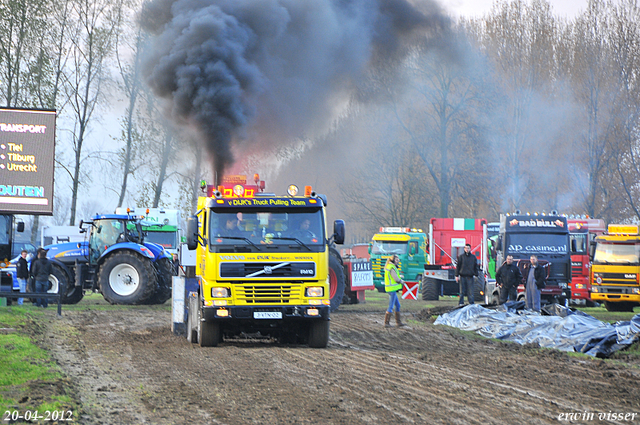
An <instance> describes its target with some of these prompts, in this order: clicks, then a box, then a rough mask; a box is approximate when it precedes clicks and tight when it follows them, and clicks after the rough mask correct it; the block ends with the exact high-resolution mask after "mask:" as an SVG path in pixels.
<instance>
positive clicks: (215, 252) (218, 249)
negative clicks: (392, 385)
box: [186, 180, 344, 348]
mask: <svg viewBox="0 0 640 425" xmlns="http://www.w3.org/2000/svg"><path fill="white" fill-rule="evenodd" d="M244 183H245V182H242V183H240V182H238V181H237V180H234V181H233V183H231V185H232V187H231V188H227V187H225V186H224V185H221V186H219V187H215V186H205V187H206V191H207V196H201V197H200V198H199V199H198V212H197V214H196V215H195V216H192V217H190V218H189V219H188V221H187V232H186V233H187V235H186V237H187V245H188V248H189V249H190V250H195V251H196V267H195V274H196V278H197V281H198V284H197V288H198V292H197V293H193V294H190V296H189V298H188V302H187V307H188V313H187V338H188V339H189V340H190V341H191V342H198V343H199V344H200V345H201V346H216V345H217V344H218V343H219V342H220V341H222V339H223V337H225V336H226V337H235V336H237V335H240V334H243V333H244V334H255V335H258V334H259V335H262V336H264V335H270V336H272V337H277V338H280V339H283V340H285V341H292V342H306V343H308V344H309V345H310V346H311V347H318V348H322V347H326V345H327V343H328V339H329V318H330V316H329V315H330V311H331V309H332V308H333V300H334V299H336V300H337V305H339V303H340V301H341V299H342V296H343V294H342V292H341V291H343V290H344V274H343V269H342V267H343V266H342V263H341V262H340V254H339V252H337V251H336V253H335V254H336V255H333V254H332V250H334V249H333V248H332V247H331V246H332V243H333V242H335V243H338V244H342V243H343V242H344V222H343V221H342V220H336V222H335V223H334V227H333V232H328V231H327V228H326V222H325V220H326V214H325V207H326V205H327V200H326V197H324V196H323V195H317V194H316V193H315V192H314V191H313V190H311V187H310V186H308V187H306V188H305V192H304V195H302V196H300V195H298V188H297V187H296V186H294V185H291V186H289V188H288V191H287V193H288V194H287V195H284V196H282V195H281V196H277V195H275V194H270V193H264V192H262V191H261V190H260V186H261V185H260V184H259V180H256V183H257V185H256V186H254V185H251V184H249V185H246V184H244ZM203 188H204V187H203ZM262 188H264V185H263V184H262ZM332 275H333V277H332ZM334 279H337V280H339V281H340V284H341V286H340V285H338V286H334V285H333V284H332V281H333V280H334ZM332 292H333V293H332ZM337 305H336V308H337Z"/></svg>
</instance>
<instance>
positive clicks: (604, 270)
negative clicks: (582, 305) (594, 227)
mask: <svg viewBox="0 0 640 425" xmlns="http://www.w3.org/2000/svg"><path fill="white" fill-rule="evenodd" d="M595 241H596V246H595V253H594V256H593V262H592V265H591V299H592V300H593V301H598V302H604V306H605V307H606V309H607V310H608V311H633V308H634V307H635V306H638V305H640V228H639V226H638V225H637V224H610V225H609V227H608V231H607V233H605V234H603V235H600V236H598V237H596V239H595Z"/></svg>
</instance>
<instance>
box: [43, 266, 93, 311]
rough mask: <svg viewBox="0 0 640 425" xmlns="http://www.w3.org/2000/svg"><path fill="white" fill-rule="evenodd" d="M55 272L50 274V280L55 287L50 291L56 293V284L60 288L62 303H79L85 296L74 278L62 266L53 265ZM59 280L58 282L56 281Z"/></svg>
mask: <svg viewBox="0 0 640 425" xmlns="http://www.w3.org/2000/svg"><path fill="white" fill-rule="evenodd" d="M52 269H53V273H51V274H50V275H49V281H50V282H51V283H52V284H53V287H52V288H51V289H50V290H49V292H52V293H55V292H56V291H55V289H56V286H57V287H59V288H60V292H59V294H60V302H61V303H62V304H78V303H79V302H80V300H82V298H83V297H84V292H83V291H82V288H81V287H79V286H75V282H73V279H72V278H71V277H70V276H68V275H67V273H66V272H65V271H64V270H62V269H61V268H60V267H57V266H53V267H52ZM56 282H57V283H56Z"/></svg>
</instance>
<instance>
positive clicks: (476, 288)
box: [473, 274, 485, 304]
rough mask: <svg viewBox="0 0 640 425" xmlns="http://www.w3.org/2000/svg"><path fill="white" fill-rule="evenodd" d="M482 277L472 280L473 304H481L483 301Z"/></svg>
mask: <svg viewBox="0 0 640 425" xmlns="http://www.w3.org/2000/svg"><path fill="white" fill-rule="evenodd" d="M484 286H485V285H484V275H482V274H481V275H480V276H476V277H474V278H473V302H475V303H478V304H480V303H482V302H483V301H484V290H485V287H484Z"/></svg>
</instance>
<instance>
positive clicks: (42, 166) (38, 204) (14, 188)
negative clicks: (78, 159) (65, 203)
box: [0, 108, 56, 215]
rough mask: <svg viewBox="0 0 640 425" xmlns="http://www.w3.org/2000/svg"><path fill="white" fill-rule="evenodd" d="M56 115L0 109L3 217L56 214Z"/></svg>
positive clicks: (0, 189)
mask: <svg viewBox="0 0 640 425" xmlns="http://www.w3.org/2000/svg"><path fill="white" fill-rule="evenodd" d="M55 137H56V112H55V111H52V110H33V109H10V108H0V213H9V214H39V215H52V214H53V168H54V155H55Z"/></svg>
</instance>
